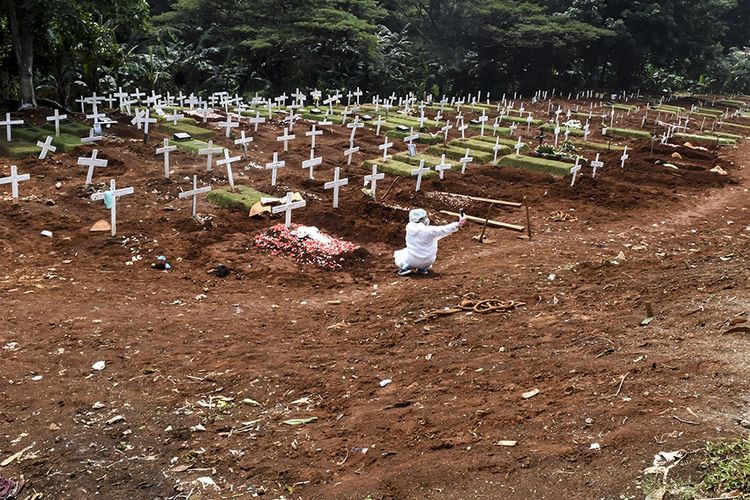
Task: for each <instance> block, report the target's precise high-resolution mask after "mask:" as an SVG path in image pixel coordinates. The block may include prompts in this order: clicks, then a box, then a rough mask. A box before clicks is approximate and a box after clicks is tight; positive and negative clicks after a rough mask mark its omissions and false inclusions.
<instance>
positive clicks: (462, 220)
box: [458, 216, 466, 227]
mask: <svg viewBox="0 0 750 500" xmlns="http://www.w3.org/2000/svg"><path fill="white" fill-rule="evenodd" d="M464 224H466V216H464V217H461V218H460V219H458V227H464Z"/></svg>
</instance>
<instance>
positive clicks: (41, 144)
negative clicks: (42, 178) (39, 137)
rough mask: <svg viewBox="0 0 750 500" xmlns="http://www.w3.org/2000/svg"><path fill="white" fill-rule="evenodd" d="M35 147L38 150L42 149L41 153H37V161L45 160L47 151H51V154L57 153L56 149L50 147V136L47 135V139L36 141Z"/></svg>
mask: <svg viewBox="0 0 750 500" xmlns="http://www.w3.org/2000/svg"><path fill="white" fill-rule="evenodd" d="M36 145H37V146H38V147H40V148H42V151H41V152H40V153H39V159H40V160H44V159H45V158H47V151H52V152H53V153H54V152H55V151H57V148H56V147H55V146H53V145H52V136H51V135H48V136H47V139H46V140H45V141H44V142H42V141H36Z"/></svg>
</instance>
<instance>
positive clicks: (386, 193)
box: [375, 175, 399, 201]
mask: <svg viewBox="0 0 750 500" xmlns="http://www.w3.org/2000/svg"><path fill="white" fill-rule="evenodd" d="M398 179H399V176H398V175H397V176H396V178H395V179H393V182H391V185H390V186H388V189H386V190H385V194H383V196H381V197H380V200H381V201H382V200H384V199H385V197H386V196H388V193H390V192H391V189H393V186H395V185H396V181H397V180H398ZM375 201H377V200H375Z"/></svg>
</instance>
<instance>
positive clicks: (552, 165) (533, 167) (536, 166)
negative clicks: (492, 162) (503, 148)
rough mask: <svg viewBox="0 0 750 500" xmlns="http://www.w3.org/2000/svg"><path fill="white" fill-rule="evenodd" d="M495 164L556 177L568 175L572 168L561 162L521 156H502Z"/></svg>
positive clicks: (568, 164)
mask: <svg viewBox="0 0 750 500" xmlns="http://www.w3.org/2000/svg"><path fill="white" fill-rule="evenodd" d="M497 164H498V166H500V167H516V168H520V169H523V170H530V171H533V172H544V173H547V174H550V175H554V176H556V177H565V176H566V175H568V174H570V169H571V167H573V164H572V163H563V162H561V161H556V160H547V159H545V158H535V157H532V156H523V155H521V156H516V155H508V156H503V157H502V158H501V159H500V161H498V162H497Z"/></svg>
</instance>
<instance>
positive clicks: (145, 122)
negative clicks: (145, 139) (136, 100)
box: [141, 108, 156, 135]
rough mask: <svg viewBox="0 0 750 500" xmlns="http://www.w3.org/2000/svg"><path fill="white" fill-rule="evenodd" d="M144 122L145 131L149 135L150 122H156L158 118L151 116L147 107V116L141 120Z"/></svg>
mask: <svg viewBox="0 0 750 500" xmlns="http://www.w3.org/2000/svg"><path fill="white" fill-rule="evenodd" d="M141 121H142V122H143V133H144V134H145V135H148V124H149V123H156V118H149V109H148V108H146V116H144V117H143V119H142V120H141Z"/></svg>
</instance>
